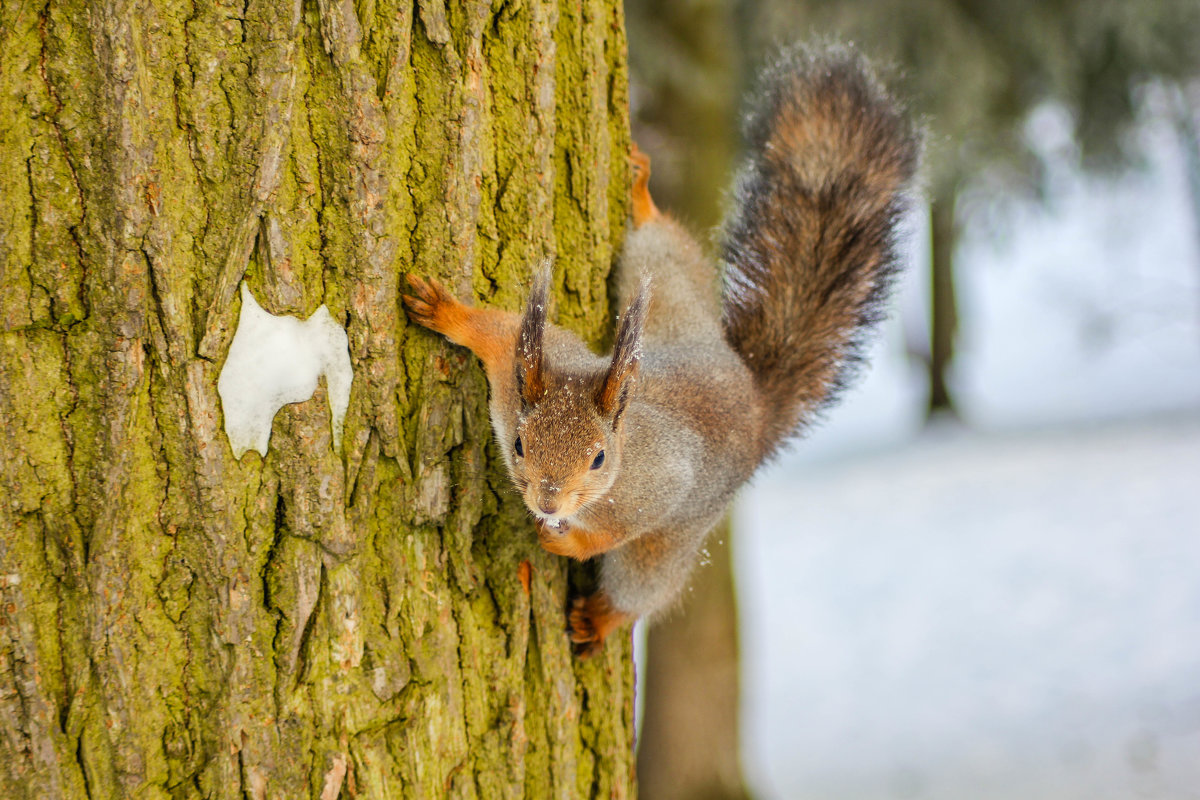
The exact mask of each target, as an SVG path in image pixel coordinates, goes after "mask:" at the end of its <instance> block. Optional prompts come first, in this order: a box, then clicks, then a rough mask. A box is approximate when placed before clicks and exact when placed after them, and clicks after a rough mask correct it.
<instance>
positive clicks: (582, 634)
mask: <svg viewBox="0 0 1200 800" xmlns="http://www.w3.org/2000/svg"><path fill="white" fill-rule="evenodd" d="M632 619H633V617H631V616H630V615H629V614H626V613H624V612H623V611H618V610H617V609H615V608H613V604H612V601H611V600H609V598H608V595H607V594H605V593H604V592H602V591H600V592H595V593H593V594H589V595H581V596H580V597H576V598H575V599H574V600H573V601H572V602H571V610H570V611H569V612H567V632H568V633H569V634H570V637H571V641H572V642H574V643H575V645H576V647H575V654H576V655H578V656H579V657H580V658H589V657H590V656H593V655H595V654H596V653H598V652H599V651H600V648H601V647H603V646H604V640H605V638H607V636H608V635H609V634H610V633H612V632H613V629H615V628H617V627H618V626H620V625H622V624H624V623H626V622H629V621H630V620H632Z"/></svg>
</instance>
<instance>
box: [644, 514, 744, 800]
mask: <svg viewBox="0 0 1200 800" xmlns="http://www.w3.org/2000/svg"><path fill="white" fill-rule="evenodd" d="M729 537H730V526H729V522H728V520H727V521H726V522H724V523H722V524H721V525H720V526H719V527H718V528H717V530H716V531H714V532H713V534H712V540H711V541H710V542H709V543H708V545H707V550H708V552H709V557H708V558H707V559H705V560H706V561H708V562H710V563H706V564H702V565H701V566H700V567H698V568H697V569H696V572H695V575H694V577H693V578H692V586H691V588H690V590H689V591H688V592H687V594H686V595H685V596H684V599H683V607H682V608H681V609H680V611H679V612H678V613H676V614H673V615H672V616H671V617H669V618H668V619H666V620H664V621H663V622H661V623H658V624H656V625H654V626H653V627H652V628H650V635H649V642H650V646H649V648H648V653H647V654H646V680H645V697H646V705H645V709H646V711H645V719H644V720H643V721H642V738H641V743H640V745H639V747H638V780H639V789H640V791H641V794H642V797H645V798H653V800H739V799H741V798H746V797H747V796H748V794H747V792H746V788H745V785H744V784H743V783H742V769H741V747H740V737H739V732H740V724H739V720H738V709H739V707H740V704H739V702H738V700H739V693H740V691H741V685H740V682H739V680H738V666H739V664H738V630H737V596H736V594H735V593H734V586H733V580H732V574H733V564H732V563H731V562H732V558H731V553H730V547H729Z"/></svg>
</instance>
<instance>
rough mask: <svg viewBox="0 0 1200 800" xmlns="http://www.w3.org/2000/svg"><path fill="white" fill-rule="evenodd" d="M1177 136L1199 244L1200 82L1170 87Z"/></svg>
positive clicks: (1170, 100)
mask: <svg viewBox="0 0 1200 800" xmlns="http://www.w3.org/2000/svg"><path fill="white" fill-rule="evenodd" d="M1167 93H1168V96H1169V102H1170V105H1171V114H1172V116H1173V117H1174V122H1175V132H1176V136H1178V137H1179V146H1180V148H1181V149H1182V150H1183V164H1184V168H1185V169H1186V170H1187V184H1188V193H1189V196H1190V197H1191V200H1192V224H1193V230H1192V234H1193V235H1194V236H1195V237H1196V242H1197V243H1198V244H1200V80H1198V81H1194V82H1193V83H1192V84H1191V85H1186V84H1184V85H1178V84H1177V85H1174V86H1168V87H1167Z"/></svg>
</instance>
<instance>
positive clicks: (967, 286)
mask: <svg viewBox="0 0 1200 800" xmlns="http://www.w3.org/2000/svg"><path fill="white" fill-rule="evenodd" d="M1035 122H1036V121H1035ZM1037 124H1040V125H1043V126H1048V129H1050V130H1051V132H1052V129H1053V125H1054V120H1053V119H1051V120H1050V121H1049V122H1046V121H1045V120H1043V121H1041V122H1037ZM1144 135H1145V136H1146V137H1147V149H1148V152H1149V153H1150V156H1149V160H1150V162H1151V169H1150V170H1149V171H1147V172H1146V173H1142V174H1138V175H1133V176H1130V177H1129V178H1127V179H1124V180H1122V181H1120V182H1117V183H1098V182H1095V181H1089V180H1083V179H1080V178H1078V177H1077V176H1073V174H1072V173H1070V171H1069V170H1063V171H1062V174H1060V175H1059V176H1058V178H1057V180H1058V181H1059V185H1058V187H1057V190H1056V192H1057V194H1056V195H1055V198H1054V202H1053V204H1052V206H1051V208H1050V210H1049V211H1046V210H1045V209H1040V210H1039V209H1033V208H1029V209H1023V210H1018V213H1017V214H1016V215H1015V216H1013V217H1012V219H1011V222H1012V224H1011V227H1010V228H1009V229H1008V232H1007V233H1006V235H1005V236H1003V237H1002V239H1003V241H997V240H996V239H994V238H993V239H991V240H982V239H973V240H970V241H968V242H966V243H965V244H964V248H963V252H962V262H961V263H962V266H963V269H962V271H961V274H960V290H961V292H962V298H961V302H962V306H963V318H962V325H963V339H962V341H963V349H962V352H961V353H960V359H959V362H958V366H957V368H956V372H955V374H954V378H955V385H956V387H957V389H958V393H959V399H960V401H961V403H962V411H963V415H964V417H965V419H966V423H965V424H959V423H946V424H942V425H938V426H935V427H934V428H933V429H931V430H926V431H922V420H923V396H922V388H921V387H922V382H921V379H920V376H919V375H914V373H913V368H912V367H911V366H910V365H909V364H908V363H907V362H906V361H905V359H904V351H905V349H906V343H905V342H906V340H907V343H908V346H909V347H912V346H914V339H916V340H918V341H917V342H916V347H917V348H918V349H919V338H920V337H919V334H917V335H916V336H915V337H914V334H913V327H914V325H913V319H919V309H920V306H921V302H920V297H921V289H920V287H921V286H923V284H924V280H925V278H924V276H922V275H921V274H920V271H919V270H914V272H913V273H912V275H911V279H910V283H909V284H908V285H907V286H906V287H903V288H902V292H901V295H902V297H903V298H904V302H903V304H904V305H906V306H907V308H908V324H907V325H904V324H902V322H893V323H892V324H891V326H890V327H889V328H888V330H887V331H886V333H885V335H884V336H883V337H882V339H881V341H880V342H879V343H878V346H877V348H876V353H875V354H874V356H873V363H874V366H873V369H872V372H871V373H870V374H869V375H868V376H866V380H865V381H864V382H863V385H862V386H861V387H859V389H858V390H857V391H856V392H854V393H852V394H851V395H850V396H849V397H847V399H846V402H845V403H844V404H843V405H842V406H841V407H839V408H838V409H836V410H835V411H834V412H833V413H832V414H831V415H830V419H829V420H828V422H827V424H826V425H824V426H822V428H821V429H820V430H819V431H817V432H816V433H815V434H814V435H813V436H812V437H811V438H810V440H808V441H806V442H803V443H801V445H800V447H799V448H797V451H796V453H795V454H794V455H793V456H791V457H789V458H788V459H787V460H786V461H785V462H783V463H781V464H779V465H777V466H776V467H775V468H774V469H772V470H771V471H769V472H768V473H767V474H766V475H764V476H763V477H762V478H760V479H759V480H758V481H757V483H756V485H755V486H753V487H751V488H750V490H749V491H747V492H745V493H744V494H743V497H742V499H741V501H740V503H739V505H738V511H737V514H738V525H739V528H740V530H739V534H738V536H737V537H736V539H735V543H734V547H735V560H736V569H737V576H738V581H739V586H738V590H739V596H740V602H741V611H742V639H743V644H742V647H743V650H742V652H743V658H744V667H743V681H744V689H743V697H744V708H743V715H744V744H743V759H744V762H745V766H746V772H747V776H748V778H749V780H750V782H751V784H752V786H753V787H754V788H755V789H756V790H757V791H758V792H759V793H760V796H761V797H765V798H889V797H898V798H930V799H931V800H932V799H933V798H945V800H960V799H961V798H971V799H972V800H975V799H976V798H981V799H983V800H987V798H996V799H997V800H1000V799H1001V798H1004V799H1005V800H1007V799H1008V798H1023V799H1024V798H1047V800H1050V799H1051V798H1053V800H1069V799H1070V798H1088V800H1103V799H1104V798H1141V797H1147V798H1150V797H1160V798H1172V800H1173V799H1174V798H1191V797H1196V798H1200V313H1198V312H1200V253H1198V252H1197V245H1196V242H1197V235H1196V232H1195V231H1193V230H1192V224H1191V219H1190V217H1189V212H1188V209H1187V206H1186V202H1187V197H1186V194H1185V188H1184V185H1183V182H1182V165H1181V162H1180V159H1179V153H1178V151H1177V150H1176V149H1174V148H1176V146H1177V145H1176V144H1175V143H1174V142H1173V141H1172V140H1171V139H1170V137H1169V136H1167V135H1166V134H1165V133H1164V131H1163V129H1161V128H1154V127H1152V126H1149V127H1147V129H1146V131H1145V132H1144ZM1045 138H1047V139H1048V140H1053V136H1047V137H1045ZM914 239H915V244H916V246H917V248H918V249H919V246H920V237H914ZM919 260H920V259H919V258H918V263H919ZM914 309H915V312H914ZM906 327H907V328H908V331H907V335H906V334H905V332H904V329H905V328H906ZM917 327H918V328H919V325H917Z"/></svg>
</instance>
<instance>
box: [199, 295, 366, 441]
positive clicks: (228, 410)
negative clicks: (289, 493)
mask: <svg viewBox="0 0 1200 800" xmlns="http://www.w3.org/2000/svg"><path fill="white" fill-rule="evenodd" d="M321 376H324V377H325V386H326V388H327V390H328V393H329V412H330V417H331V419H330V424H331V426H332V430H333V446H334V450H335V451H338V452H340V451H341V441H342V421H343V420H344V419H345V416H346V408H347V407H348V406H349V404H350V384H351V383H352V382H353V380H354V371H353V369H352V367H351V366H350V343H349V339H348V338H347V337H346V331H345V329H343V328H342V326H340V325H338V324H337V323H336V322H335V321H334V319H333V317H332V316H331V315H330V313H329V309H328V308H326V307H325V306H324V305H322V306H321V307H320V308H318V309H317V310H316V311H314V312H313V314H312V316H310V317H309V318H308V319H307V320H303V321H302V320H300V319H298V318H297V317H290V316H275V315H274V314H270V313H268V312H267V311H264V310H263V308H262V307H261V306H259V304H258V303H257V302H256V301H255V299H254V295H253V294H251V292H250V288H249V287H248V286H247V285H246V284H245V283H244V282H243V283H242V312H241V315H240V316H239V317H238V326H237V331H236V332H235V333H234V336H233V343H232V344H231V345H230V346H229V355H228V356H227V357H226V359H225V365H224V366H223V367H222V368H221V375H220V377H219V378H218V379H217V392H218V393H219V394H220V396H221V408H222V410H223V411H224V414H225V435H226V436H228V437H229V444H230V446H231V447H232V448H233V455H234V457H235V458H241V457H242V454H243V453H245V452H246V451H247V450H249V449H254V450H257V451H258V452H259V455H262V456H266V454H267V446H268V444H269V443H270V441H271V421H272V420H274V419H275V414H276V413H277V412H278V411H279V409H281V408H283V406H284V405H286V404H287V403H300V402H303V401H305V400H308V399H309V398H310V397H312V396H313V393H314V392H315V391H316V390H317V381H318V379H319V378H320V377H321Z"/></svg>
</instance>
